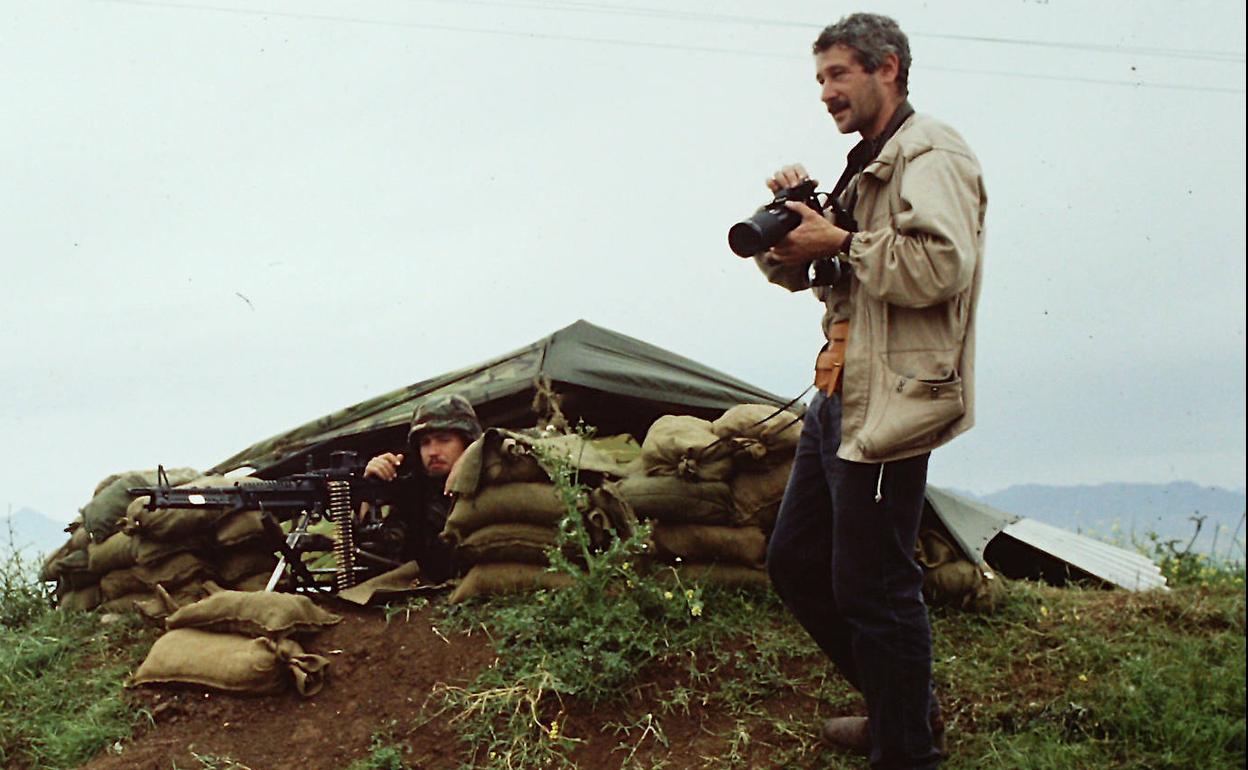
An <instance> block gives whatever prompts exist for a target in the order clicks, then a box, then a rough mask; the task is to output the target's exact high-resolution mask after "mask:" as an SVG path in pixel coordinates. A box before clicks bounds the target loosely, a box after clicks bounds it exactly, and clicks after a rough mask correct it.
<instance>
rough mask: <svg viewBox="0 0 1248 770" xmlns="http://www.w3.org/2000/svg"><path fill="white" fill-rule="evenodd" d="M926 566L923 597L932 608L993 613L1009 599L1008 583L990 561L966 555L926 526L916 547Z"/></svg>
mask: <svg viewBox="0 0 1248 770" xmlns="http://www.w3.org/2000/svg"><path fill="white" fill-rule="evenodd" d="M914 551H915V553H914V558H915V561H917V562H918V563H919V566H921V567H922V568H923V599H924V600H925V601H926V602H927V604H928V606H930V607H940V606H949V607H956V608H958V609H962V610H966V611H967V612H983V613H988V612H993V611H995V610H996V609H997V607H998V606H999V605H1000V604H1001V601H1002V600H1003V599H1004V598H1005V590H1006V589H1005V583H1004V581H1003V579H1002V578H1001V576H1000V575H998V574H996V573H995V572H994V571H993V570H992V569H990V568H989V567H988V565H986V564H979V565H976V564H972V563H971V562H970V561H969V560H967V559H965V558H963V556H962V554H961V552H960V551H958V549H956V548H954V546H953V544H952V543H950V542H949V539H948V538H947V537H945V535H943V534H942V533H940V532H938V531H937V530H935V529H932V528H928V527H924V528H923V529H920V530H919V538H918V541H917V542H916V543H915V547H914Z"/></svg>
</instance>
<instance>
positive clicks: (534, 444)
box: [446, 428, 641, 496]
mask: <svg viewBox="0 0 1248 770" xmlns="http://www.w3.org/2000/svg"><path fill="white" fill-rule="evenodd" d="M640 453H641V447H640V446H638V445H637V442H636V441H635V440H634V439H633V438H632V436H628V435H617V436H605V437H602V438H585V437H583V436H580V435H577V434H555V435H529V434H528V433H522V432H517V431H509V430H503V429H501V428H489V429H487V430H486V431H485V433H483V434H482V435H481V437H480V438H479V439H477V440H476V441H474V442H473V443H472V444H470V445H469V446H468V448H467V449H466V450H465V451H464V454H463V455H462V456H461V457H460V460H459V461H458V462H457V463H456V464H455V467H454V468H453V469H451V473H450V476H449V477H448V478H447V484H446V490H447V491H448V492H453V493H455V494H458V495H468V496H472V495H475V494H477V493H478V492H479V491H480V490H481V489H482V488H484V487H488V486H499V485H502V484H514V483H520V482H547V481H549V480H550V474H549V473H548V472H547V470H546V469H545V468H543V467H542V462H541V461H540V460H539V459H538V458H539V456H550V457H554V458H562V459H564V460H566V461H567V462H568V464H569V465H570V466H571V467H572V468H574V469H576V470H579V471H585V472H589V473H593V474H596V475H598V476H605V477H611V478H620V477H622V476H624V475H626V474H625V471H624V469H625V466H626V464H627V463H628V462H629V461H631V460H633V459H635V458H636V457H637V456H638V455H640Z"/></svg>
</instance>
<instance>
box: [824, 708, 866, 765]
mask: <svg viewBox="0 0 1248 770" xmlns="http://www.w3.org/2000/svg"><path fill="white" fill-rule="evenodd" d="M819 737H820V738H821V739H822V740H823V742H824V743H825V744H827V745H828V746H831V747H833V748H836V749H840V750H841V751H847V752H850V753H851V754H862V755H864V756H865V755H867V754H870V753H871V729H870V726H869V723H868V722H867V718H866V717H832V718H831V719H826V720H824V722H823V726H822V727H821V728H820V729H819Z"/></svg>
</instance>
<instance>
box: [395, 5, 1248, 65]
mask: <svg viewBox="0 0 1248 770" xmlns="http://www.w3.org/2000/svg"><path fill="white" fill-rule="evenodd" d="M407 2H409V3H410V2H421V3H442V4H446V3H449V4H453V5H481V6H488V7H495V8H531V9H535V10H561V11H575V12H578V13H599V14H611V15H617V16H634V17H639V18H660V19H673V20H679V21H707V22H713V23H721V24H745V25H749V26H755V27H784V28H790V29H806V30H809V29H818V28H821V27H822V26H823V24H822V23H808V22H800V21H789V20H784V19H768V18H762V17H757V16H739V15H731V14H723V13H706V12H700V11H675V10H671V9H666V8H647V7H638V6H631V5H615V4H608V3H594V2H584V1H583V0H579V1H578V0H547V2H540V1H535V0H511V1H510V2H508V0H407ZM907 34H908V35H909V36H910V37H918V38H932V39H937V40H954V41H958V42H971V43H991V44H1003V45H1021V46H1032V47H1038V48H1055V49H1062V50H1072V51H1090V52H1096V53H1114V54H1129V55H1135V56H1156V57H1161V58H1170V59H1193V60H1197V61H1222V62H1243V61H1244V54H1243V53H1241V52H1237V51H1195V50H1191V49H1185V48H1158V47H1152V46H1130V45H1112V44H1108V43H1074V42H1062V41H1053V40H1029V39H1026V38H1007V37H993V36H990V35H955V34H949V33H936V32H911V33H907Z"/></svg>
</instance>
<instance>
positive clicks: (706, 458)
mask: <svg viewBox="0 0 1248 770" xmlns="http://www.w3.org/2000/svg"><path fill="white" fill-rule="evenodd" d="M732 451H733V447H732V445H731V444H729V443H727V442H721V441H719V437H718V436H716V435H715V433H714V432H713V431H712V430H711V423H710V422H708V421H706V420H703V419H701V418H698V417H693V416H690V415H684V414H665V415H663V416H662V417H660V418H659V419H657V420H655V421H654V423H653V424H652V425H651V426H650V430H648V431H647V432H646V438H645V441H643V442H642V443H641V464H642V467H644V468H645V471H646V474H647V475H650V476H677V477H679V478H682V479H686V480H696V481H722V480H723V479H726V478H728V477H729V476H730V475H731V474H732Z"/></svg>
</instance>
